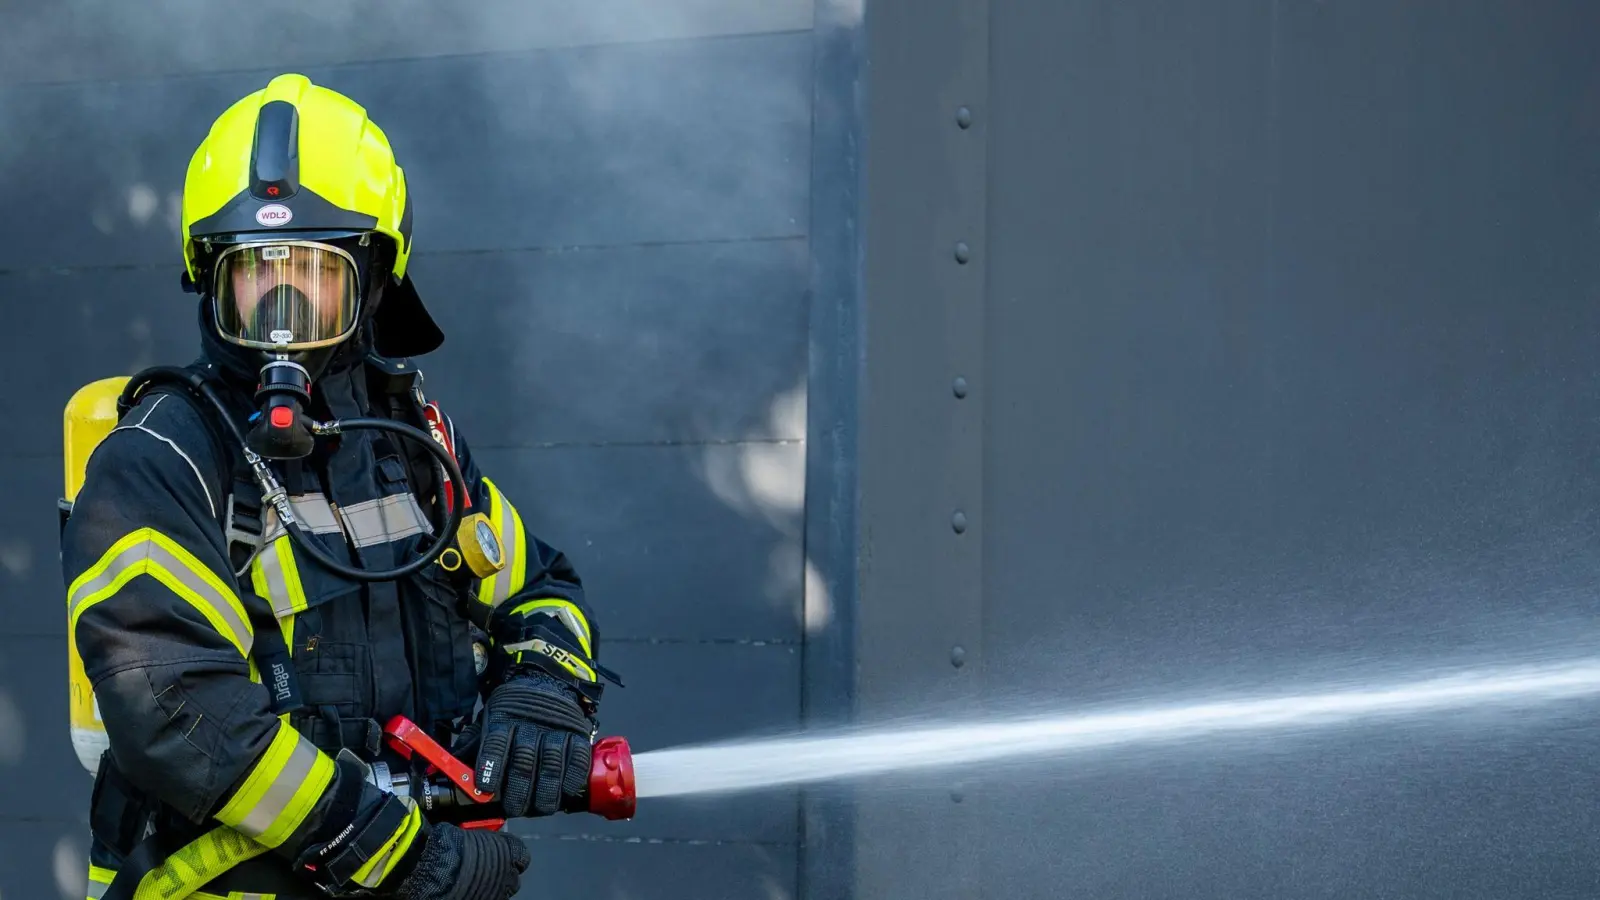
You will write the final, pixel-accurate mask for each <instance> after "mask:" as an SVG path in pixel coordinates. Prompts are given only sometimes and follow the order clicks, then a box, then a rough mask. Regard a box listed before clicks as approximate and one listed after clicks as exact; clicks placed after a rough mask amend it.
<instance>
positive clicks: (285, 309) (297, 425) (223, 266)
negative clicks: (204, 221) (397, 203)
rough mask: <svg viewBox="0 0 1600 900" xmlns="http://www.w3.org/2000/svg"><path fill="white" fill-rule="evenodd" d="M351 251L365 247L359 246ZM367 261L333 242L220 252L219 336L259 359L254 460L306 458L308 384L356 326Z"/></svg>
mask: <svg viewBox="0 0 1600 900" xmlns="http://www.w3.org/2000/svg"><path fill="white" fill-rule="evenodd" d="M358 240H360V239H358ZM354 249H356V250H360V251H365V250H367V249H368V248H367V246H366V244H365V241H364V240H361V241H360V242H359V243H357V245H356V247H355V248H354ZM358 260H359V261H358ZM366 263H367V253H365V252H362V254H361V256H360V257H359V258H358V257H357V256H356V255H355V253H353V252H351V249H346V248H345V247H342V246H340V245H339V244H336V243H332V242H324V241H309V240H283V241H272V242H261V243H244V244H237V245H234V246H232V247H228V248H226V249H224V250H222V252H221V253H220V254H218V256H217V259H216V263H215V265H214V268H213V273H214V274H213V283H212V291H211V294H212V298H213V304H212V305H213V309H214V311H215V318H216V321H215V323H214V325H215V327H216V329H217V333H218V334H219V335H220V336H221V337H222V338H223V339H224V340H226V341H228V342H230V343H233V344H236V345H238V346H240V347H245V348H249V349H252V350H255V351H256V352H257V353H259V354H260V358H261V373H260V375H261V377H260V387H259V388H258V389H257V391H256V396H255V399H256V403H257V410H258V411H257V414H256V416H254V417H253V418H252V420H251V427H250V430H249V432H248V433H247V434H246V446H247V447H249V449H250V450H252V451H253V452H255V453H256V454H258V455H260V456H262V457H264V458H266V459H299V458H302V457H305V456H307V455H308V454H310V452H311V449H312V446H313V444H314V441H313V428H312V426H313V424H314V423H312V422H311V420H310V419H309V418H308V417H307V416H306V408H307V406H308V405H309V404H310V402H311V394H310V391H311V382H312V380H313V379H314V378H315V377H316V376H317V375H318V374H320V372H321V369H322V368H323V367H324V366H325V365H326V364H327V361H328V359H329V358H330V357H331V356H332V354H333V353H335V352H337V350H338V349H339V347H340V346H341V345H342V344H343V343H344V342H345V341H346V340H348V339H349V338H350V336H351V335H352V334H354V332H355V330H356V328H357V327H358V326H359V325H360V324H361V318H362V313H363V309H362V306H363V300H364V298H363V293H364V291H363V285H364V284H365V282H366V280H367V278H368V277H369V271H370V266H369V265H367V264H366Z"/></svg>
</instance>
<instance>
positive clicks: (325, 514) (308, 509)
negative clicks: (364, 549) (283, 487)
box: [263, 492, 340, 544]
mask: <svg viewBox="0 0 1600 900" xmlns="http://www.w3.org/2000/svg"><path fill="white" fill-rule="evenodd" d="M289 508H290V509H292V510H294V515H295V518H296V519H298V520H299V524H300V528H301V530H302V531H309V532H311V533H312V534H338V533H339V531H340V529H339V520H338V519H337V518H335V517H334V514H333V507H332V506H330V505H328V498H327V496H326V495H324V494H322V493H319V492H312V493H309V494H301V495H300V496H298V497H290V498H289ZM266 517H267V522H266V525H265V526H264V527H265V528H266V537H265V538H263V541H264V542H265V543H268V544H270V543H272V542H273V541H275V540H277V539H278V538H279V537H281V536H282V535H283V533H284V532H285V531H286V530H287V529H285V528H284V527H283V523H282V522H280V521H278V511H277V510H275V509H273V508H272V507H270V506H269V507H267V511H266Z"/></svg>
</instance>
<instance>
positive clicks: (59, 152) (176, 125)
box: [0, 34, 811, 277]
mask: <svg viewBox="0 0 1600 900" xmlns="http://www.w3.org/2000/svg"><path fill="white" fill-rule="evenodd" d="M305 74H306V75H307V76H308V77H310V78H312V79H313V80H315V81H319V82H321V83H325V84H327V85H328V86H330V87H333V88H336V89H338V90H341V91H344V92H346V93H347V94H349V95H351V96H355V97H360V98H361V100H362V105H363V106H365V107H366V108H367V110H368V111H369V112H370V114H371V115H372V117H373V118H374V119H375V120H376V121H378V122H380V123H383V124H384V126H385V127H384V130H385V132H386V133H387V134H388V135H389V137H390V139H391V141H393V142H394V143H395V145H396V147H397V150H396V153H397V154H398V156H399V159H400V164H401V165H402V166H404V167H405V169H406V172H407V175H408V177H409V178H411V179H413V180H414V182H415V187H414V189H413V190H414V191H415V194H414V200H415V204H416V213H415V216H416V233H415V237H416V241H417V245H418V248H419V249H425V250H426V251H428V252H438V251H451V250H454V251H462V250H475V251H483V250H504V249H527V248H531V247H569V246H573V245H615V244H628V243H642V242H668V241H670V242H689V241H702V240H749V239H752V238H778V237H794V236H798V235H803V234H804V233H805V225H804V218H805V210H806V190H807V187H806V183H807V178H806V158H805V155H804V153H803V152H802V151H803V149H804V148H805V147H806V138H807V135H808V134H809V130H810V104H809V89H810V74H811V72H810V39H809V36H808V35H805V34H778V35H750V36H744V37H737V38H726V39H718V40H709V41H699V42H661V43H649V44H632V45H607V46H601V47H582V48H571V49H560V50H550V51H544V52H535V53H519V54H507V55H494V56H452V57H442V58H438V59H420V60H400V61H395V62H384V63H362V64H360V65H351V66H340V67H316V68H311V69H308V70H307V71H306V72H305ZM268 76H269V73H267V72H266V71H265V70H263V69H260V68H255V69H253V70H252V71H251V72H249V73H236V74H221V75H206V76H197V77H193V78H183V79H139V80H130V81H115V82H97V83H89V84H64V85H42V86H41V85H19V86H14V87H6V88H0V121H3V122H10V123H16V125H15V126H13V127H16V128H22V127H24V126H25V127H26V129H27V133H28V134H29V135H30V139H29V140H27V141H19V142H8V144H7V145H6V146H5V147H4V148H3V149H0V172H5V173H8V174H7V177H8V178H16V179H18V180H17V181H16V182H15V184H14V185H13V188H12V190H13V193H12V195H11V197H10V198H9V202H10V203H12V204H14V205H15V206H16V208H26V209H29V210H30V213H31V217H32V221H31V223H30V224H31V225H32V227H30V228H28V229H19V230H18V231H17V232H16V233H15V234H9V235H8V239H7V240H6V242H5V243H4V244H3V245H0V270H4V269H15V268H21V267H39V266H101V265H108V264H122V265H140V264H150V263H151V262H152V261H158V260H164V259H166V258H168V257H170V256H172V255H173V253H174V250H173V247H174V243H173V242H174V238H173V235H174V233H175V229H176V228H177V224H178V222H177V208H178V207H177V192H178V191H179V189H180V188H181V186H182V183H183V175H184V171H185V169H186V167H187V165H188V162H189V155H190V154H191V153H192V152H193V150H194V148H195V146H196V145H197V144H198V143H199V142H200V141H201V140H202V139H203V138H204V137H205V130H206V128H207V127H208V126H209V124H210V123H211V121H212V119H213V118H215V117H216V115H217V114H218V113H219V111H221V110H223V109H225V108H226V107H227V105H228V104H229V103H231V102H233V101H234V100H236V99H238V98H239V97H241V96H244V95H245V94H246V93H248V92H249V91H251V90H255V89H258V88H260V87H261V85H262V84H263V83H264V81H265V78H266V77H268ZM130 110H137V111H138V116H137V117H136V119H137V121H139V122H149V123H152V125H151V126H150V127H145V128H130V127H129V120H130V115H129V111H130ZM155 123H159V124H155ZM41 173H47V174H48V177H44V176H43V175H41ZM24 176H25V177H24ZM463 198H470V199H469V200H466V201H463ZM174 277H176V276H174Z"/></svg>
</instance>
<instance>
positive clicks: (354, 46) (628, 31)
mask: <svg viewBox="0 0 1600 900" xmlns="http://www.w3.org/2000/svg"><path fill="white" fill-rule="evenodd" d="M0 18H3V20H4V22H5V27H4V29H0V81H4V82H5V83H8V84H15V83H18V82H26V83H41V82H61V81H83V80H101V79H113V78H128V77H135V78H137V77H149V76H175V75H195V74H204V73H214V72H232V71H244V70H256V69H260V70H267V69H280V68H296V67H317V66H329V65H343V64H348V63H353V62H377V61H384V60H394V59H416V58H422V57H437V56H452V55H461V54H472V53H514V52H519V51H526V50H535V49H549V48H557V47H573V46H583V45H591V44H608V43H624V42H637V41H657V40H674V39H682V38H696V37H717V36H726V35H738V34H751V33H760V32H770V31H794V30H802V29H807V28H810V27H811V22H812V3H811V0H593V2H588V3H581V4H575V3H566V2H556V0H479V2H475V3H472V4H470V5H454V4H441V3H434V2H429V0H361V2H352V3H319V2H315V0H287V2H281V3H274V4H272V5H271V6H270V7H269V8H266V9H263V8H262V7H261V6H260V5H259V4H253V3H248V2H244V0H232V2H222V3H207V2H202V0H148V2H142V3H136V4H131V3H119V2H116V0H62V2H54V3H31V4H21V3H17V4H9V5H7V6H6V7H5V8H3V9H0Z"/></svg>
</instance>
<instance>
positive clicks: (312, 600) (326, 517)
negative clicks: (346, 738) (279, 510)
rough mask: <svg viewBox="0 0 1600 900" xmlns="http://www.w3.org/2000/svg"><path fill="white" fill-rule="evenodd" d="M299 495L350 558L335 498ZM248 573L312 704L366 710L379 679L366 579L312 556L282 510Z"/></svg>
mask: <svg viewBox="0 0 1600 900" xmlns="http://www.w3.org/2000/svg"><path fill="white" fill-rule="evenodd" d="M291 503H292V505H293V508H294V511H295V515H296V516H297V518H298V519H299V524H300V527H301V529H302V531H304V532H307V533H308V534H307V536H308V537H309V539H311V540H314V541H316V542H317V544H318V546H319V549H321V550H322V551H323V552H324V553H325V554H327V555H329V556H331V557H333V558H334V559H335V560H338V561H340V562H343V563H345V564H346V565H350V564H351V561H350V558H349V555H348V550H347V549H346V548H345V532H344V529H343V528H341V526H340V522H339V519H338V517H337V515H336V513H335V511H334V509H333V507H332V506H331V505H330V504H329V503H328V502H327V500H326V499H325V498H324V497H323V496H322V495H320V494H308V495H304V496H301V497H296V498H294V499H293V500H292V501H291ZM248 574H249V580H250V584H251V587H252V588H253V589H254V590H255V592H256V594H258V595H259V596H261V597H262V598H263V599H265V600H266V601H267V603H268V604H269V605H270V606H271V607H272V611H273V615H274V616H275V617H276V618H277V621H278V626H279V628H280V629H281V630H282V632H283V636H284V641H285V643H286V644H287V645H288V647H289V653H290V656H291V658H292V659H293V661H294V668H295V673H296V675H297V676H298V679H299V682H300V691H301V695H302V698H301V699H302V701H303V702H304V703H305V705H306V706H307V707H311V708H312V709H313V710H323V711H328V710H331V711H333V712H336V713H337V714H338V715H339V716H341V717H361V716H365V715H366V714H367V712H368V707H369V706H370V705H371V703H372V699H371V698H372V697H373V685H372V658H371V653H370V651H369V650H368V646H367V644H368V637H367V633H366V623H365V621H364V617H363V615H362V609H361V602H360V596H361V586H360V585H359V584H358V583H356V582H354V581H351V580H349V579H346V578H344V577H342V576H340V575H338V574H336V573H334V572H331V571H329V570H328V569H327V568H325V567H323V566H322V565H320V564H318V563H317V562H316V561H315V560H313V559H311V558H310V557H309V556H308V555H307V554H306V553H305V551H304V550H303V549H301V548H300V547H299V546H297V545H296V543H295V541H294V539H293V538H291V537H290V536H289V534H288V533H287V532H286V531H285V530H284V529H283V528H282V527H281V525H279V524H278V522H277V517H276V516H275V515H269V516H268V519H267V531H266V544H265V546H264V547H263V549H262V550H261V552H260V553H259V554H257V555H256V557H255V559H254V560H253V561H252V562H251V564H250V571H249V573H248Z"/></svg>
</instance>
